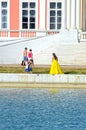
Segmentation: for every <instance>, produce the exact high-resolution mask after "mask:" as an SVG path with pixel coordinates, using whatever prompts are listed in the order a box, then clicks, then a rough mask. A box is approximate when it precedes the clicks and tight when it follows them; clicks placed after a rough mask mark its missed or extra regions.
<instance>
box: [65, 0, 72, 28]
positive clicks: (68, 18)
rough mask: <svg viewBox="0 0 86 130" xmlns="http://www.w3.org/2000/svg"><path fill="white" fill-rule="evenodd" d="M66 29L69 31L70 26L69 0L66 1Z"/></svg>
mask: <svg viewBox="0 0 86 130" xmlns="http://www.w3.org/2000/svg"><path fill="white" fill-rule="evenodd" d="M66 17H67V29H70V24H71V2H70V0H67V14H66Z"/></svg>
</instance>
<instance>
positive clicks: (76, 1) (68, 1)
mask: <svg viewBox="0 0 86 130" xmlns="http://www.w3.org/2000/svg"><path fill="white" fill-rule="evenodd" d="M3 1H4V2H5V1H7V2H8V9H7V10H8V13H7V23H8V27H7V28H6V29H3V31H2V28H1V27H0V29H1V31H0V37H30V38H31V37H36V36H41V35H46V33H48V34H52V33H57V32H60V29H50V21H49V19H50V10H49V9H50V5H49V3H50V2H61V3H62V20H61V29H67V30H70V29H78V30H79V29H83V30H85V26H86V25H85V22H86V20H85V19H86V17H85V5H84V4H85V2H86V0H2V1H1V2H3ZM22 2H36V12H35V13H36V19H35V21H36V27H35V29H22V4H21V3H22ZM0 6H1V3H0ZM51 10H52V9H51ZM0 17H1V12H0ZM0 23H1V20H0ZM28 26H29V25H28ZM46 30H47V32H46ZM10 31H11V32H10Z"/></svg>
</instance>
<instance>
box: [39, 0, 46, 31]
mask: <svg viewBox="0 0 86 130" xmlns="http://www.w3.org/2000/svg"><path fill="white" fill-rule="evenodd" d="M40 30H45V0H40Z"/></svg>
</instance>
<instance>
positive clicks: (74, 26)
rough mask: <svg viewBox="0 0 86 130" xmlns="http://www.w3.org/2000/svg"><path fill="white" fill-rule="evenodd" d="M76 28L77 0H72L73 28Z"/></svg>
mask: <svg viewBox="0 0 86 130" xmlns="http://www.w3.org/2000/svg"><path fill="white" fill-rule="evenodd" d="M75 28H76V0H71V29H75Z"/></svg>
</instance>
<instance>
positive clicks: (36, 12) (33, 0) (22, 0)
mask: <svg viewBox="0 0 86 130" xmlns="http://www.w3.org/2000/svg"><path fill="white" fill-rule="evenodd" d="M23 2H28V3H29V4H30V2H35V3H36V7H35V28H34V29H30V27H29V24H30V22H29V21H30V20H29V21H28V28H27V29H24V28H22V10H23V9H22V3H23ZM30 10H31V8H28V11H30ZM29 18H30V13H29V14H28V19H29ZM19 23H20V29H21V30H36V29H37V28H38V0H29V1H28V0H20V22H19Z"/></svg>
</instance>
